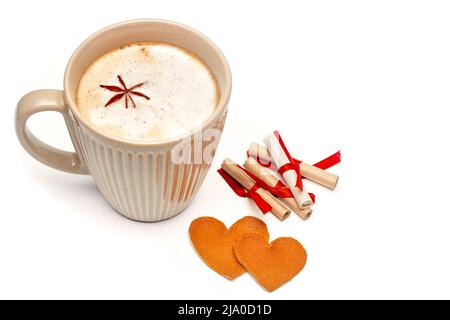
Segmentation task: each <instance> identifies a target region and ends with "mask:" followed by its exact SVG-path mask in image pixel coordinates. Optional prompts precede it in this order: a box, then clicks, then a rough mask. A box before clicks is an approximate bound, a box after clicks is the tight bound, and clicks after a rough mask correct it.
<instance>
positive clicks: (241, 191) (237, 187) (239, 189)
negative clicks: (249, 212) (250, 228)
mask: <svg viewBox="0 0 450 320" xmlns="http://www.w3.org/2000/svg"><path fill="white" fill-rule="evenodd" d="M239 168H240V169H241V170H244V171H245V172H246V173H248V172H247V170H245V169H244V168H242V167H240V166H239ZM217 172H218V173H219V174H220V175H221V176H222V178H223V179H224V180H225V182H226V183H227V184H228V185H229V186H230V187H231V189H232V190H233V191H234V193H236V194H237V195H238V196H239V197H242V198H251V199H252V200H253V202H255V204H256V205H257V206H258V208H259V210H261V212H262V213H263V214H266V213H267V212H269V211H270V210H272V207H271V205H270V204H268V203H267V202H266V201H265V200H264V199H263V198H261V196H260V195H259V194H257V193H256V190H258V189H259V188H261V186H260V185H259V184H258V183H257V182H256V183H255V184H254V185H253V186H252V187H251V188H250V190H248V191H247V190H246V189H245V188H244V187H243V186H242V185H241V184H240V183H239V182H237V181H236V180H234V179H233V177H232V176H230V175H229V174H228V173H227V172H226V171H225V170H223V169H219V170H217Z"/></svg>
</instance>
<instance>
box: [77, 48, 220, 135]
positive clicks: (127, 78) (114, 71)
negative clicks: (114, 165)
mask: <svg viewBox="0 0 450 320" xmlns="http://www.w3.org/2000/svg"><path fill="white" fill-rule="evenodd" d="M76 98H77V107H78V109H79V111H80V113H81V114H82V116H83V117H84V118H85V119H87V120H88V121H89V122H90V123H92V124H93V125H94V126H95V127H97V128H98V129H99V130H100V131H104V132H107V133H109V134H111V135H114V136H117V137H120V138H125V139H130V140H140V141H145V142H153V141H158V140H165V139H168V138H171V137H176V136H179V135H183V134H186V133H188V132H190V131H192V130H193V129H195V128H197V127H200V126H201V124H202V123H203V122H204V121H205V120H206V119H207V118H208V117H209V116H210V115H211V114H212V113H213V111H214V109H215V108H216V106H217V103H218V100H219V98H220V93H219V90H218V87H217V83H216V80H215V78H214V75H213V74H212V72H211V71H210V70H209V68H208V67H207V66H206V65H205V64H204V63H203V62H202V61H201V60H200V59H199V58H198V57H197V56H195V55H194V54H192V53H190V52H188V51H186V50H185V49H182V48H180V47H177V46H174V45H171V44H167V43H160V42H142V43H135V44H130V45H127V46H123V47H120V48H117V49H115V50H112V51H110V52H108V53H106V54H104V55H103V56H101V57H99V58H98V59H97V60H95V61H94V62H93V63H92V64H91V65H90V67H89V68H88V69H87V70H86V71H85V73H84V75H83V76H82V78H81V80H80V83H79V86H78V90H77V97H76Z"/></svg>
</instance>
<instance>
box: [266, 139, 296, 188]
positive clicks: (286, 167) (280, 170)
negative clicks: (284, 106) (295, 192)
mask: <svg viewBox="0 0 450 320" xmlns="http://www.w3.org/2000/svg"><path fill="white" fill-rule="evenodd" d="M273 134H274V136H275V137H276V138H277V139H278V142H279V144H280V146H281V149H283V152H284V153H285V154H286V157H287V158H288V160H289V162H288V163H286V164H284V165H282V166H281V167H279V168H278V173H279V174H280V175H281V176H283V173H285V172H286V171H289V170H294V171H295V173H296V174H297V181H296V182H295V186H296V187H297V188H299V189H300V190H301V191H303V182H302V175H301V173H300V162H298V161H297V162H296V161H294V158H292V156H291V154H290V153H289V151H288V150H287V148H286V145H285V144H284V142H283V139H281V136H280V133H279V132H278V131H274V132H273Z"/></svg>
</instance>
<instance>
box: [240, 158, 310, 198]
mask: <svg viewBox="0 0 450 320" xmlns="http://www.w3.org/2000/svg"><path fill="white" fill-rule="evenodd" d="M238 167H239V168H241V169H242V170H244V172H245V173H246V174H247V175H248V176H249V177H250V178H252V179H253V180H254V181H255V182H256V183H257V184H258V185H259V186H260V187H261V188H263V189H264V190H267V191H269V192H270V193H271V194H273V195H274V196H276V197H278V198H293V197H294V195H293V194H292V192H291V190H290V189H289V187H287V186H286V185H285V184H284V183H283V182H282V181H281V180H278V182H277V183H276V184H275V185H274V186H273V187H272V186H269V185H268V184H267V183H265V182H264V181H262V180H261V179H260V178H258V177H257V176H255V175H254V174H253V173H251V172H250V171H248V170H247V169H245V168H242V167H241V166H239V165H238ZM309 196H310V197H311V199H312V201H313V202H315V199H316V196H315V195H314V193H311V192H310V193H309Z"/></svg>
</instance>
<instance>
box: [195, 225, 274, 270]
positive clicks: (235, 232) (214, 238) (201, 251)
mask: <svg viewBox="0 0 450 320" xmlns="http://www.w3.org/2000/svg"><path fill="white" fill-rule="evenodd" d="M244 234H256V235H257V236H258V237H259V238H261V239H264V241H266V242H267V241H268V240H269V232H268V231H267V226H266V224H265V223H264V222H263V221H261V220H260V219H258V218H255V217H244V218H242V219H240V220H238V221H236V222H235V223H234V224H233V225H232V226H231V227H230V229H227V227H226V226H225V224H224V223H223V222H222V221H220V220H217V219H215V218H212V217H201V218H198V219H195V220H194V221H192V223H191V226H190V227H189V236H190V237H191V241H192V244H193V246H194V248H195V250H196V251H197V253H198V255H199V256H200V257H201V258H202V260H203V261H204V262H205V263H206V264H207V265H208V266H209V267H210V268H211V269H213V270H214V271H216V272H217V273H219V274H221V275H222V276H224V277H225V278H227V279H235V278H237V277H238V276H240V275H241V274H243V273H244V272H245V269H244V268H243V267H242V265H241V264H240V263H239V262H238V261H237V260H236V257H235V256H234V253H233V243H234V242H235V241H236V240H237V239H238V238H240V237H241V236H243V235H244Z"/></svg>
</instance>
